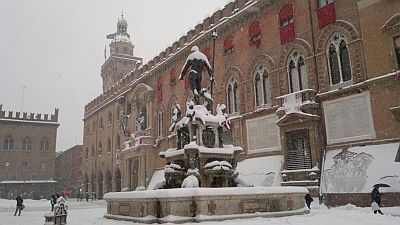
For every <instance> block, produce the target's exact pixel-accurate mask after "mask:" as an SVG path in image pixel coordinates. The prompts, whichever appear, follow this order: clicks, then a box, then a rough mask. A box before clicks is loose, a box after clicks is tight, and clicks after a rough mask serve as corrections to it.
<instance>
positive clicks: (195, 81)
mask: <svg viewBox="0 0 400 225" xmlns="http://www.w3.org/2000/svg"><path fill="white" fill-rule="evenodd" d="M191 50H192V53H191V54H190V55H189V56H188V57H187V59H186V63H185V65H184V67H183V69H182V72H181V74H180V75H179V80H183V78H184V77H185V76H186V74H187V72H188V71H189V69H190V71H189V75H188V76H189V84H190V89H191V90H192V92H193V96H194V101H195V103H196V105H198V104H200V101H199V96H200V95H201V96H203V97H204V96H205V94H204V91H202V88H201V78H202V77H201V76H202V71H203V69H204V67H206V69H207V71H208V75H209V77H210V81H211V82H214V77H213V74H212V72H213V71H212V69H211V65H210V62H208V59H207V56H206V55H204V54H203V53H201V52H200V51H199V48H198V47H197V46H193V47H192V49H191ZM210 96H211V95H210ZM209 107H210V106H207V108H209Z"/></svg>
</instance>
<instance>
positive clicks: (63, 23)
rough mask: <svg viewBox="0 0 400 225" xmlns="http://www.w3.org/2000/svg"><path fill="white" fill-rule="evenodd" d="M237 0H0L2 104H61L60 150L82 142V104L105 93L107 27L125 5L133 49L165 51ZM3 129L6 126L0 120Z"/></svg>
mask: <svg viewBox="0 0 400 225" xmlns="http://www.w3.org/2000/svg"><path fill="white" fill-rule="evenodd" d="M229 1H230V0H108V1H107V0H0V35H1V37H0V104H3V110H7V111H8V110H12V111H20V110H21V106H22V93H23V87H22V86H23V85H25V86H26V88H25V95H24V104H23V111H25V112H35V113H42V114H43V113H48V114H52V113H53V112H54V108H59V109H60V114H59V123H60V127H59V128H58V135H57V151H60V150H66V149H68V148H70V147H72V146H74V145H75V144H82V136H83V121H82V119H83V109H84V106H85V104H87V103H88V102H90V100H92V99H93V98H95V97H96V96H98V95H99V94H101V91H102V80H101V76H100V67H101V65H102V64H103V63H104V46H105V45H107V53H108V43H109V40H106V37H105V36H106V34H110V33H113V32H115V31H116V23H117V21H118V17H120V15H121V11H122V10H123V13H124V18H125V19H126V20H127V22H128V33H129V34H130V35H131V41H132V42H133V43H134V44H135V49H134V55H135V56H138V57H142V58H144V62H145V63H146V62H147V61H148V60H149V59H152V58H153V57H154V56H156V55H158V54H159V53H160V52H161V51H163V50H165V49H166V48H167V47H168V46H170V45H171V44H172V43H173V42H175V41H176V40H178V39H179V37H181V36H182V35H184V34H186V33H187V32H188V31H189V30H190V29H192V28H193V27H194V26H195V25H196V24H198V23H199V22H202V21H203V19H205V18H206V17H207V16H210V15H212V13H213V12H214V11H216V10H217V9H219V8H223V6H224V5H225V4H226V3H227V2H229ZM0 129H1V127H0Z"/></svg>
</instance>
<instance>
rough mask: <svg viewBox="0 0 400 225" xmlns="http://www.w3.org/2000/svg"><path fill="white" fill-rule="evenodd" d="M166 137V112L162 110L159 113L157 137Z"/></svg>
mask: <svg viewBox="0 0 400 225" xmlns="http://www.w3.org/2000/svg"><path fill="white" fill-rule="evenodd" d="M163 136H164V112H163V110H162V108H160V109H159V110H158V113H157V137H163Z"/></svg>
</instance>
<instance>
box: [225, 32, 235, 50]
mask: <svg viewBox="0 0 400 225" xmlns="http://www.w3.org/2000/svg"><path fill="white" fill-rule="evenodd" d="M232 50H233V36H232V35H229V36H228V37H226V38H225V40H224V52H225V54H228V53H230V52H232Z"/></svg>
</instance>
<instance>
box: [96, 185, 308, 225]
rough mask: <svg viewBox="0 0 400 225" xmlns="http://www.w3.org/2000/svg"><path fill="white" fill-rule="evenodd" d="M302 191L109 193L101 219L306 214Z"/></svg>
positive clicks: (177, 219)
mask: <svg viewBox="0 0 400 225" xmlns="http://www.w3.org/2000/svg"><path fill="white" fill-rule="evenodd" d="M307 193H308V190H307V189H306V188H303V187H235V188H232V187H231V188H177V189H159V190H149V191H132V192H113V193H108V194H106V195H105V196H104V199H105V200H106V201H107V213H106V214H105V215H104V217H105V218H109V219H116V220H129V221H133V222H140V223H167V222H172V223H184V222H202V221H219V220H226V219H238V218H250V217H278V216H288V215H298V214H306V213H309V210H308V208H306V207H305V203H304V195H306V194H307Z"/></svg>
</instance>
